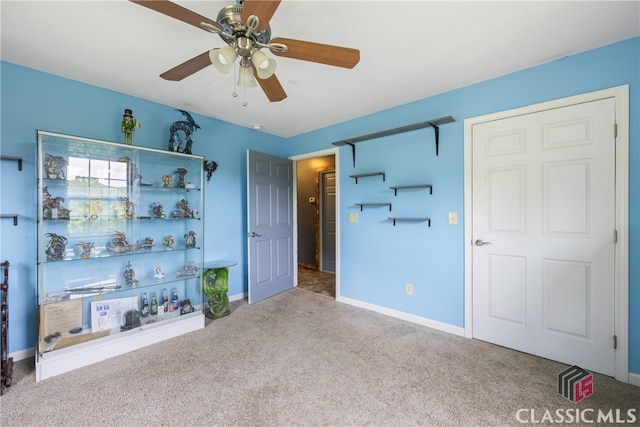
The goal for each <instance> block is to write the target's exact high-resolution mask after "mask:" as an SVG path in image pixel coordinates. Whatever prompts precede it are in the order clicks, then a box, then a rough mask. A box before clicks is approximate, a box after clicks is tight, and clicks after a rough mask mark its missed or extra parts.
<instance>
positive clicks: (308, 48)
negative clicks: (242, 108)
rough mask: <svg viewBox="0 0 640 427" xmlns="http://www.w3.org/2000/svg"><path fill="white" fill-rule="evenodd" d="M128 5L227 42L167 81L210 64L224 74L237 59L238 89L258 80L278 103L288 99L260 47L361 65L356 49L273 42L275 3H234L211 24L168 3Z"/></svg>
mask: <svg viewBox="0 0 640 427" xmlns="http://www.w3.org/2000/svg"><path fill="white" fill-rule="evenodd" d="M130 1H131V2H133V3H137V4H139V5H141V6H144V7H147V8H149V9H152V10H155V11H156V12H159V13H162V14H164V15H167V16H169V17H171V18H175V19H178V20H180V21H183V22H186V23H187V24H190V25H193V26H195V27H198V28H201V29H203V30H205V31H209V32H211V33H214V34H218V35H219V36H220V38H221V39H222V40H223V41H224V42H225V43H227V46H225V47H223V48H216V49H211V50H209V51H206V52H203V53H201V54H200V55H198V56H196V57H194V58H191V59H189V60H188V61H186V62H183V63H182V64H180V65H178V66H176V67H174V68H172V69H170V70H168V71H165V72H164V73H162V74H160V77H162V78H163V79H166V80H173V81H180V80H182V79H184V78H186V77H189V76H190V75H192V74H194V73H196V72H198V71H200V70H202V69H203V68H205V67H207V66H209V65H212V64H213V65H214V67H216V69H218V70H219V71H221V72H223V73H227V72H229V71H230V70H231V68H233V67H234V63H235V61H236V59H237V58H239V61H238V66H239V73H238V74H239V75H238V85H239V86H242V87H253V86H256V80H257V82H258V84H259V85H260V87H261V88H262V90H263V91H264V93H265V94H266V95H267V98H268V99H269V101H271V102H277V101H282V100H283V99H285V98H286V97H287V94H286V93H285V91H284V89H283V88H282V85H281V84H280V82H279V81H278V78H277V77H276V75H275V74H274V72H275V69H276V62H275V61H274V60H273V59H272V58H269V57H268V56H267V55H265V54H264V53H263V52H262V51H261V49H263V48H265V49H269V50H270V51H271V52H272V53H273V54H274V55H277V56H283V57H287V58H293V59H300V60H303V61H310V62H316V63H320V64H326V65H333V66H336V67H343V68H353V67H355V65H356V64H357V63H358V62H359V61H360V51H359V50H357V49H351V48H347V47H340V46H332V45H327V44H321V43H313V42H307V41H302V40H295V39H287V38H282V37H278V38H274V39H272V38H271V28H270V27H269V21H270V19H271V17H273V15H274V13H275V12H276V9H277V8H278V6H279V5H280V0H244V1H242V0H238V4H235V5H230V6H227V7H224V8H223V9H222V10H220V12H219V13H218V17H217V19H216V20H215V21H214V20H211V19H209V18H206V17H204V16H202V15H199V14H197V13H195V12H192V11H191V10H189V9H186V8H184V7H182V6H180V5H177V4H175V3H172V2H170V1H168V0H130ZM254 77H257V79H255V78H254ZM245 104H246V102H245Z"/></svg>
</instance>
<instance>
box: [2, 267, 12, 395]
mask: <svg viewBox="0 0 640 427" xmlns="http://www.w3.org/2000/svg"><path fill="white" fill-rule="evenodd" d="M0 266H1V267H2V269H3V271H4V280H3V281H2V283H1V284H0V291H1V292H2V303H1V304H0V310H1V311H2V343H0V345H1V346H2V359H0V395H2V394H3V393H4V388H5V387H11V383H12V382H13V357H7V335H8V333H9V303H8V302H7V294H8V293H9V261H5V262H3V263H2V264H0Z"/></svg>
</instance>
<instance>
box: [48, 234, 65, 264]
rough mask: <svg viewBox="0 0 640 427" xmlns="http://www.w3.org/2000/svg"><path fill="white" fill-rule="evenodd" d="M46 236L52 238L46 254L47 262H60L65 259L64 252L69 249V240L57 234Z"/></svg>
mask: <svg viewBox="0 0 640 427" xmlns="http://www.w3.org/2000/svg"><path fill="white" fill-rule="evenodd" d="M45 236H48V237H51V240H49V243H48V244H47V249H45V253H46V254H47V261H59V260H61V259H62V258H64V251H65V249H66V247H67V238H66V237H64V236H60V235H58V234H55V233H46V234H45Z"/></svg>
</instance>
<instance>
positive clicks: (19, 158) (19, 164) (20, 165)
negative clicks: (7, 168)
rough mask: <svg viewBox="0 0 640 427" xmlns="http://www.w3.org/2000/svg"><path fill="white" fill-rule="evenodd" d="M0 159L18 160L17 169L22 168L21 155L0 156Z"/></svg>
mask: <svg viewBox="0 0 640 427" xmlns="http://www.w3.org/2000/svg"><path fill="white" fill-rule="evenodd" d="M0 160H15V161H16V162H18V170H19V171H21V170H22V157H16V156H0Z"/></svg>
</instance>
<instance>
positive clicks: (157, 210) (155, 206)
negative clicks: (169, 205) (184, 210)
mask: <svg viewBox="0 0 640 427" xmlns="http://www.w3.org/2000/svg"><path fill="white" fill-rule="evenodd" d="M163 209H164V207H163V206H162V205H161V204H160V202H153V203H152V204H151V213H153V217H154V218H159V219H165V218H166V217H167V216H166V215H165V214H164V212H163Z"/></svg>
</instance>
